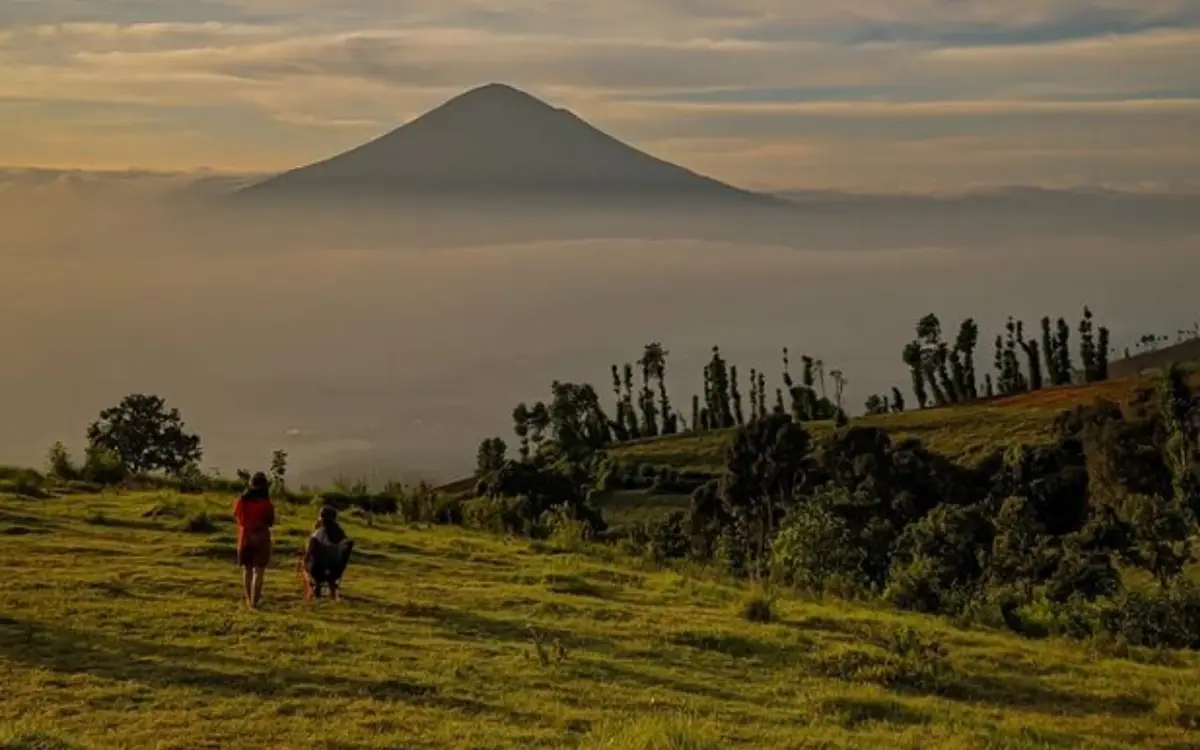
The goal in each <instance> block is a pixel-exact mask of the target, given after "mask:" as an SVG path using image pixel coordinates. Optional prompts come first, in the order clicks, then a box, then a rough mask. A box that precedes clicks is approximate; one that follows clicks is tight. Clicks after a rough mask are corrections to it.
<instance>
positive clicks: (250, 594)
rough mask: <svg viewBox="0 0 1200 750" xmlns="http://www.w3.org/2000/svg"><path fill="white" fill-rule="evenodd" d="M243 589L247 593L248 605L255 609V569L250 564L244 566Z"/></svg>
mask: <svg viewBox="0 0 1200 750" xmlns="http://www.w3.org/2000/svg"><path fill="white" fill-rule="evenodd" d="M242 589H243V590H244V591H245V594H246V606H247V607H249V608H250V609H254V569H253V568H251V567H250V566H249V565H247V566H245V567H243V568H242Z"/></svg>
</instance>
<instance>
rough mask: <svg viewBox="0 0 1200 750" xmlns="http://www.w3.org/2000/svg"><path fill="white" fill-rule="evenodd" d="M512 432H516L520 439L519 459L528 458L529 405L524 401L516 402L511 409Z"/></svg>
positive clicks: (526, 459) (525, 459)
mask: <svg viewBox="0 0 1200 750" xmlns="http://www.w3.org/2000/svg"><path fill="white" fill-rule="evenodd" d="M512 418H513V432H515V433H516V434H517V439H518V440H519V441H520V444H521V447H520V451H521V460H522V461H528V460H529V407H528V406H526V405H525V402H524V401H522V402H521V403H519V404H517V406H516V408H515V409H513V413H512Z"/></svg>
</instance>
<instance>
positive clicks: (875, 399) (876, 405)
mask: <svg viewBox="0 0 1200 750" xmlns="http://www.w3.org/2000/svg"><path fill="white" fill-rule="evenodd" d="M863 410H864V411H865V412H866V414H868V415H873V414H887V413H888V402H887V399H886V398H884V397H883V396H880V395H878V394H871V395H870V396H868V397H867V402H866V404H864V406H863Z"/></svg>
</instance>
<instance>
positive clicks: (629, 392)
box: [622, 362, 642, 440]
mask: <svg viewBox="0 0 1200 750" xmlns="http://www.w3.org/2000/svg"><path fill="white" fill-rule="evenodd" d="M622 375H623V376H624V377H623V379H624V385H625V409H624V411H625V431H626V432H628V433H629V437H631V438H633V439H635V440H636V439H637V438H639V437H641V436H642V430H641V427H640V426H639V425H638V416H637V409H636V408H634V405H633V365H632V364H630V363H628V362H626V363H625V366H624V368H623V372H622Z"/></svg>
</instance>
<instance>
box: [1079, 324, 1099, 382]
mask: <svg viewBox="0 0 1200 750" xmlns="http://www.w3.org/2000/svg"><path fill="white" fill-rule="evenodd" d="M1079 359H1080V360H1081V361H1082V362H1083V380H1084V382H1085V383H1091V382H1094V381H1095V380H1096V339H1095V338H1094V336H1093V335H1092V311H1091V310H1089V309H1088V308H1087V306H1084V308H1083V318H1082V319H1081V320H1080V321H1079Z"/></svg>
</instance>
